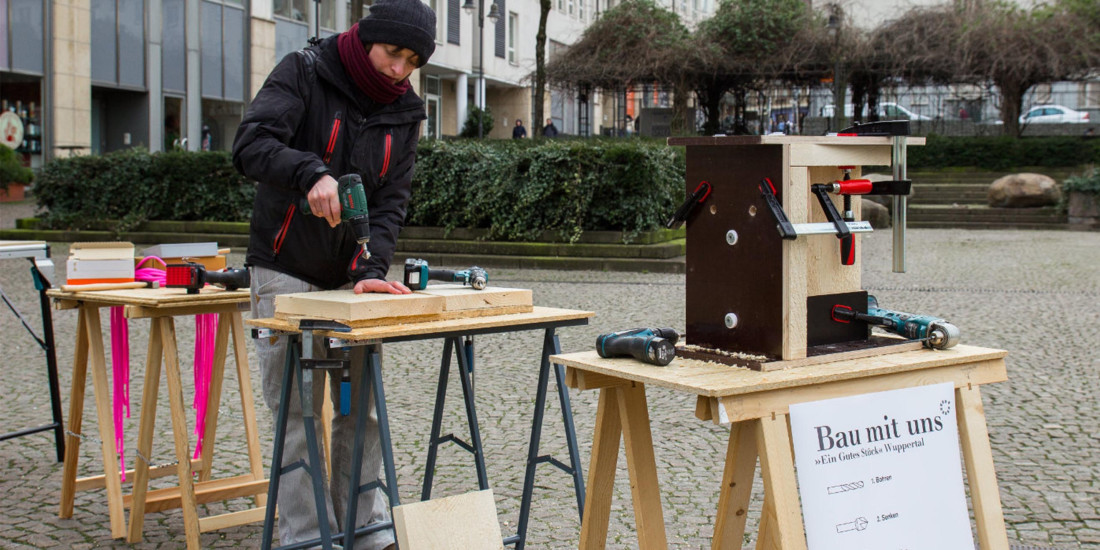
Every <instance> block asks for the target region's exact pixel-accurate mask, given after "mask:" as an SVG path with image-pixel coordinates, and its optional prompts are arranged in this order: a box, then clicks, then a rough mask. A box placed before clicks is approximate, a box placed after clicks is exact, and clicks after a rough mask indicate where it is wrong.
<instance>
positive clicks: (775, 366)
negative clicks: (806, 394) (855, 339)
mask: <svg viewBox="0 0 1100 550" xmlns="http://www.w3.org/2000/svg"><path fill="white" fill-rule="evenodd" d="M895 339H896V340H897V341H898V342H897V343H896V344H892V345H890V346H889V347H871V346H868V347H864V348H857V349H853V350H849V351H842V352H837V353H830V354H828V355H809V356H807V357H803V358H802V359H791V360H789V361H768V362H766V363H760V370H761V371H763V372H770V371H776V370H783V369H792V368H795V367H808V366H810V365H821V364H824V363H832V362H835V361H845V360H848V359H861V358H864V357H881V356H883V355H886V354H889V353H901V352H903V351H920V350H921V349H922V348H924V344H923V343H922V342H921V341H919V340H906V339H904V338H900V337H898V338H895Z"/></svg>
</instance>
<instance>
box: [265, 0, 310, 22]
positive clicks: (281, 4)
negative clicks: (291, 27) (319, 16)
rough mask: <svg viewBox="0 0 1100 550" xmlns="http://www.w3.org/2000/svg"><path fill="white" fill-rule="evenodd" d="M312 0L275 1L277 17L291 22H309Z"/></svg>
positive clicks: (274, 6)
mask: <svg viewBox="0 0 1100 550" xmlns="http://www.w3.org/2000/svg"><path fill="white" fill-rule="evenodd" d="M309 4H310V0H275V1H274V4H273V5H272V7H273V8H274V12H275V15H278V16H282V17H285V18H287V19H290V20H291V21H303V22H304V21H309Z"/></svg>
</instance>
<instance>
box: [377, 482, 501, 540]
mask: <svg viewBox="0 0 1100 550" xmlns="http://www.w3.org/2000/svg"><path fill="white" fill-rule="evenodd" d="M393 525H394V530H395V531H396V532H397V543H398V546H400V547H401V548H402V549H404V550H503V548H504V541H503V538H502V537H501V534H500V523H499V522H498V521H497V506H496V502H494V501H493V490H492V489H486V490H484V491H474V492H470V493H466V494H464V495H455V496H450V497H444V498H437V499H432V500H425V501H422V502H414V503H412V504H403V505H401V506H395V507H394V508H393Z"/></svg>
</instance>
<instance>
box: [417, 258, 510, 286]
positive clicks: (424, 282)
mask: <svg viewBox="0 0 1100 550" xmlns="http://www.w3.org/2000/svg"><path fill="white" fill-rule="evenodd" d="M429 280H432V281H446V282H448V283H462V284H463V285H470V286H471V287H473V288H474V290H483V289H484V288H485V285H486V284H488V283H489V274H488V273H486V272H485V270H484V269H482V268H480V267H478V266H476V265H475V266H473V267H468V268H466V269H431V268H429V267H428V262H426V261H424V260H417V259H413V258H409V259H407V260H405V286H407V287H409V289H410V290H424V289H425V288H428V281H429Z"/></svg>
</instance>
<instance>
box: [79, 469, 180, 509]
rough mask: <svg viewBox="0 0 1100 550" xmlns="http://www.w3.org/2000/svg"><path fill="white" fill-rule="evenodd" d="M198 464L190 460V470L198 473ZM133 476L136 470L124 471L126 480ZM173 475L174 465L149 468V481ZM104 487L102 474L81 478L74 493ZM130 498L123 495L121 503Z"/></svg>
mask: <svg viewBox="0 0 1100 550" xmlns="http://www.w3.org/2000/svg"><path fill="white" fill-rule="evenodd" d="M199 464H200V462H199V460H197V459H196V460H192V461H191V468H193V469H194V470H195V471H198V469H199ZM135 475H137V469H136V468H131V469H129V470H126V478H127V479H134V477H133V476H135ZM174 475H176V465H175V463H172V464H162V465H160V466H153V467H151V468H149V479H160V478H162V477H168V476H174ZM106 486H107V479H106V477H105V476H104V475H103V474H99V475H94V476H88V477H82V478H79V479H77V480H76V492H78V493H79V492H81V491H91V490H94V489H102V488H104V487H106ZM131 497H132V495H123V497H122V500H123V502H130V500H129V499H130V498H131ZM127 506H129V504H127Z"/></svg>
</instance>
